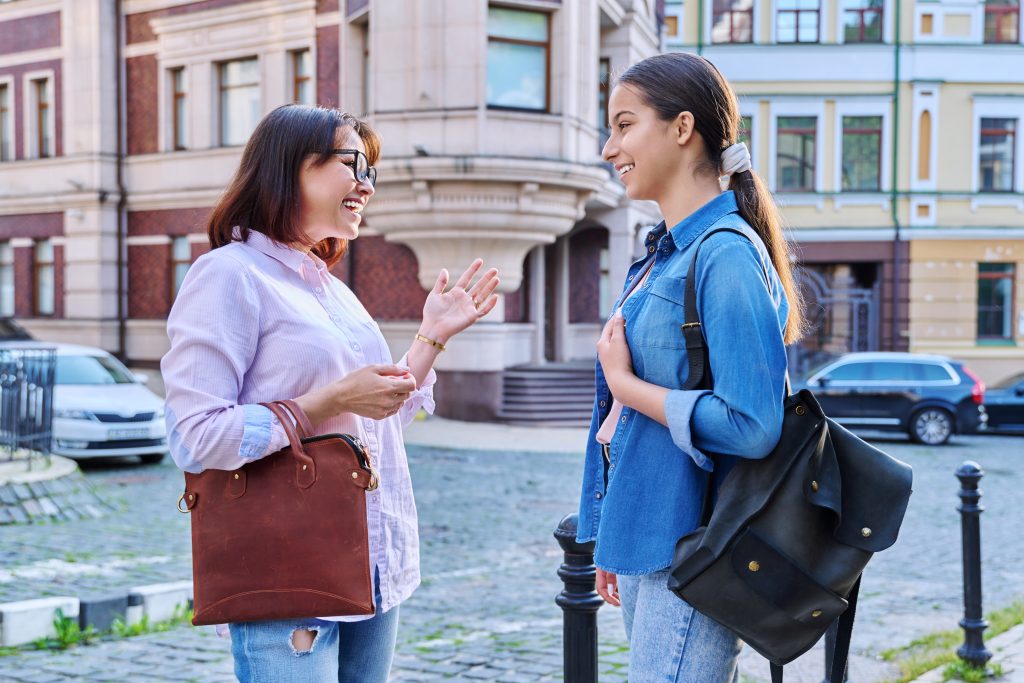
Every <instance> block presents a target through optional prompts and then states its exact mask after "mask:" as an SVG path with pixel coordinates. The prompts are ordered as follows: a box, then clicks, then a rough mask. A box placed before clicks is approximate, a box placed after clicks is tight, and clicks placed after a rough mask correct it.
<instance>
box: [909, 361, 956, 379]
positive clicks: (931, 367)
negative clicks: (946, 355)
mask: <svg viewBox="0 0 1024 683" xmlns="http://www.w3.org/2000/svg"><path fill="white" fill-rule="evenodd" d="M914 379H915V380H919V381H921V382H953V381H956V380H954V379H953V378H952V377H950V376H949V371H948V370H947V369H946V368H945V367H944V366H942V365H936V364H935V363H914Z"/></svg>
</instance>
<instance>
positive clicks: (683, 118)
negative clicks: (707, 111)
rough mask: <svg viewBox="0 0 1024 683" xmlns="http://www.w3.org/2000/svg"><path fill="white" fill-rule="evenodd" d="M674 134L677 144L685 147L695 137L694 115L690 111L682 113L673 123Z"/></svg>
mask: <svg viewBox="0 0 1024 683" xmlns="http://www.w3.org/2000/svg"><path fill="white" fill-rule="evenodd" d="M671 129H672V132H673V134H674V135H675V139H676V144H678V145H679V146H680V147H682V146H684V145H685V144H686V143H687V142H689V141H690V138H691V137H693V131H694V128H693V114H691V113H690V112H688V111H684V112H680V113H679V115H678V116H676V118H675V121H673V122H672V126H671Z"/></svg>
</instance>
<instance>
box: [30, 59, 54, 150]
mask: <svg viewBox="0 0 1024 683" xmlns="http://www.w3.org/2000/svg"><path fill="white" fill-rule="evenodd" d="M30 87H31V88H32V101H33V104H34V105H35V115H34V117H33V121H32V125H33V132H34V133H35V135H34V138H33V144H34V147H35V150H34V151H35V153H36V156H37V157H39V158H40V159H42V158H44V157H49V156H53V127H52V126H51V123H50V80H49V79H48V78H34V79H32V81H31V82H30Z"/></svg>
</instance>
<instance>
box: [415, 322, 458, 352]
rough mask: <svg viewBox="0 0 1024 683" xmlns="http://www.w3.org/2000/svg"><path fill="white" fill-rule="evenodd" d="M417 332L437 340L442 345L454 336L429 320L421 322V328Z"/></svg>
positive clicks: (431, 339) (434, 340)
mask: <svg viewBox="0 0 1024 683" xmlns="http://www.w3.org/2000/svg"><path fill="white" fill-rule="evenodd" d="M416 334H419V335H422V336H424V337H426V338H427V339H429V340H430V341H433V342H437V343H438V344H441V345H442V346H444V345H446V344H447V343H448V341H449V340H450V339H451V337H452V335H450V334H448V333H447V332H445V331H444V330H442V329H441V328H440V326H439V325H432V324H430V323H428V322H427V321H423V322H422V323H420V328H419V330H417V332H416Z"/></svg>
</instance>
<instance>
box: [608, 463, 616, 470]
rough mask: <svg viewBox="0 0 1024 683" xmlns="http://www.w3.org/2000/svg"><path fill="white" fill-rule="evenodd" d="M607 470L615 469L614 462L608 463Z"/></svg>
mask: <svg viewBox="0 0 1024 683" xmlns="http://www.w3.org/2000/svg"><path fill="white" fill-rule="evenodd" d="M608 471H609V472H614V471H615V463H612V464H611V465H608Z"/></svg>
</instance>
